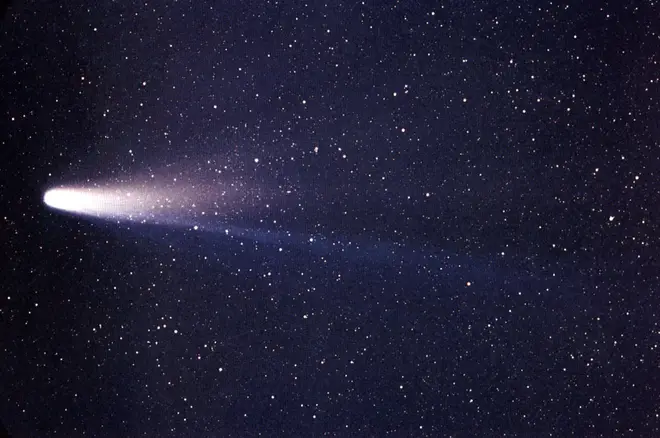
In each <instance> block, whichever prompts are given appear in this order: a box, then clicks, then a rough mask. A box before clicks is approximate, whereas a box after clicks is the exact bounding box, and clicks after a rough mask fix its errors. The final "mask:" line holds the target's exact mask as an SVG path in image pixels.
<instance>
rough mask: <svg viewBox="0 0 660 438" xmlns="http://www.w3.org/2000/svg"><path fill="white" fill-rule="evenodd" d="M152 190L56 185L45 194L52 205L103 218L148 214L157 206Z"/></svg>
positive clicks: (45, 197)
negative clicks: (140, 190) (150, 192)
mask: <svg viewBox="0 0 660 438" xmlns="http://www.w3.org/2000/svg"><path fill="white" fill-rule="evenodd" d="M154 198H155V197H154V196H153V195H151V194H149V193H141V192H137V193H136V192H133V191H130V190H121V189H100V188H56V189H51V190H48V191H47V192H46V193H45V194H44V203H45V204H46V205H48V206H49V207H51V208H54V209H57V210H62V211H67V212H70V213H78V214H83V215H88V216H97V217H104V218H117V219H121V218H124V219H132V218H134V217H135V216H142V217H143V216H146V215H148V213H149V212H150V210H152V209H153V208H155V207H156V206H157V203H156V201H157V200H156V199H154Z"/></svg>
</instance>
